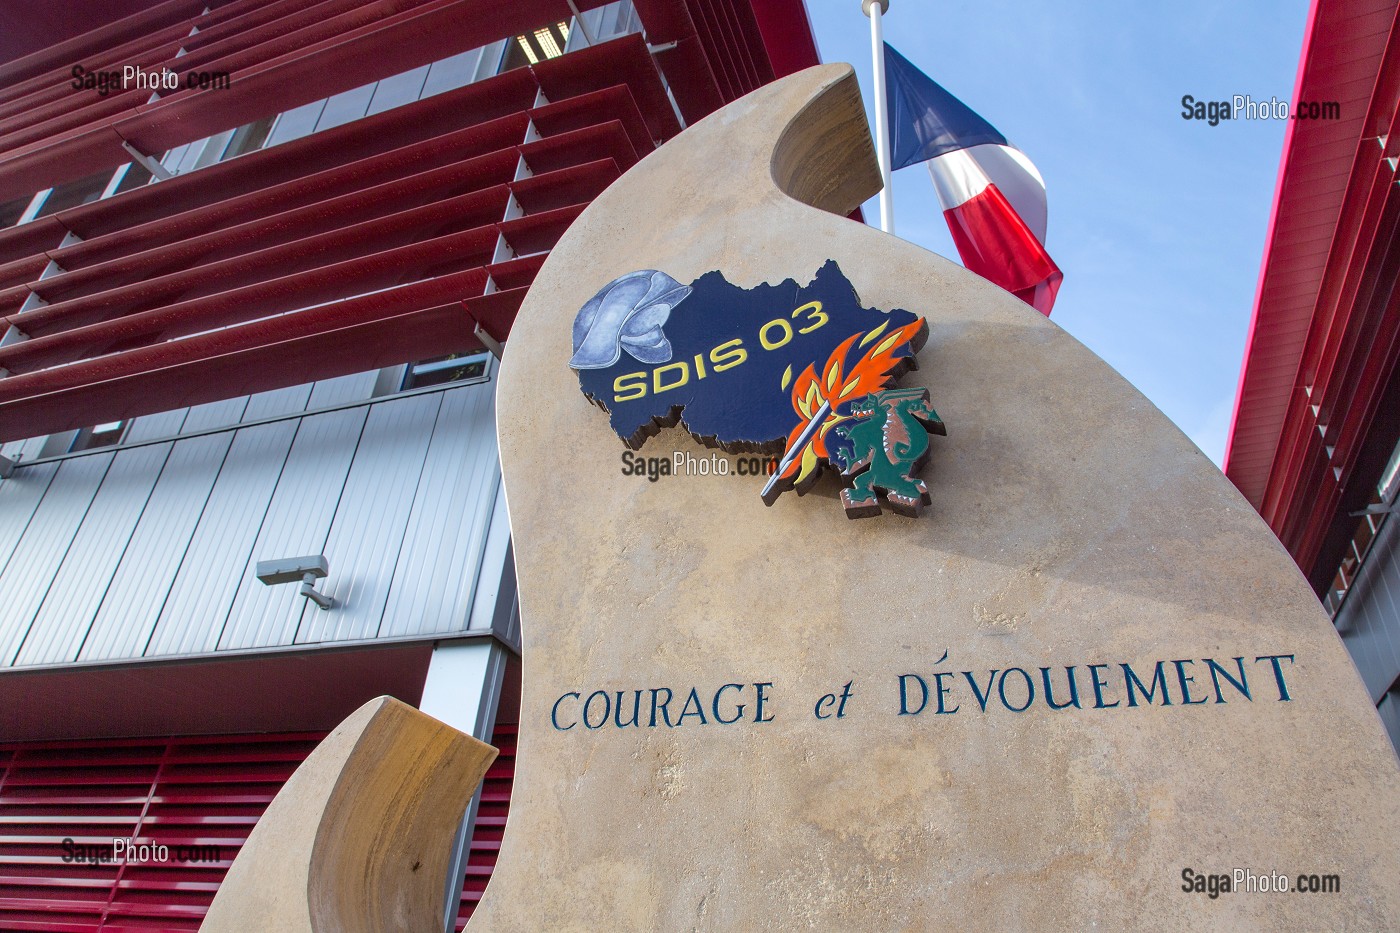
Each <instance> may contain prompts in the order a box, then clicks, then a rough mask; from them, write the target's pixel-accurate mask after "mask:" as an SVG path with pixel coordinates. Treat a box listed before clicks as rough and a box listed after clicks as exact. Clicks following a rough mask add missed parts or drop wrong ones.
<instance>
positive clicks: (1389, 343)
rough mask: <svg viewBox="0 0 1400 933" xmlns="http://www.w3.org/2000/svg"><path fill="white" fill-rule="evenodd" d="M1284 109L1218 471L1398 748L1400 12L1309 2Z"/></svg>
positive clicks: (1386, 3)
mask: <svg viewBox="0 0 1400 933" xmlns="http://www.w3.org/2000/svg"><path fill="white" fill-rule="evenodd" d="M1292 100H1293V102H1294V104H1295V106H1297V105H1298V104H1317V105H1330V104H1333V103H1335V104H1336V110H1335V113H1336V115H1337V118H1336V119H1328V118H1326V116H1327V111H1326V110H1319V111H1318V112H1317V115H1318V116H1322V117H1323V118H1322V119H1293V120H1291V121H1290V122H1289V126H1288V131H1287V136H1286V141H1285V144H1284V150H1283V159H1282V165H1281V166H1280V170H1279V179H1278V187H1277V190H1276V193H1275V198H1274V208H1273V217H1272V220H1271V222H1270V230H1269V236H1268V239H1267V241H1266V246H1265V253H1264V262H1263V268H1262V270H1261V271H1260V276H1259V290H1258V295H1257V297H1256V301H1255V307H1254V318H1253V322H1252V324H1251V327H1250V335H1249V343H1248V347H1247V349H1246V353H1245V360H1244V366H1243V370H1242V372H1241V375H1240V388H1239V396H1238V398H1237V400H1236V406H1235V418H1234V424H1233V426H1232V428H1231V434H1230V444H1229V448H1228V450H1227V453H1226V459H1225V472H1226V475H1227V476H1229V478H1230V479H1231V480H1233V481H1234V483H1235V485H1236V486H1238V487H1239V489H1240V491H1241V492H1243V493H1244V494H1245V496H1246V497H1248V499H1249V501H1250V502H1251V504H1253V505H1254V507H1255V508H1256V509H1258V510H1259V512H1260V514H1261V515H1262V516H1263V517H1264V519H1265V520H1266V521H1267V522H1268V523H1269V525H1270V527H1272V528H1273V530H1274V532H1275V533H1276V534H1277V535H1278V536H1279V539H1280V540H1281V541H1282V542H1283V544H1284V546H1285V547H1286V548H1288V550H1289V552H1290V553H1291V554H1292V555H1293V557H1294V559H1295V560H1296V561H1297V563H1298V566H1299V568H1300V569H1301V570H1302V571H1303V573H1304V574H1305V575H1306V576H1307V577H1308V580H1309V581H1310V582H1311V584H1312V586H1313V589H1314V590H1315V591H1316V592H1317V594H1318V598H1319V599H1321V600H1322V601H1323V604H1324V605H1325V606H1326V607H1327V610H1328V612H1329V613H1331V615H1332V618H1333V620H1334V622H1335V623H1336V626H1337V630H1338V632H1339V633H1340V634H1341V636H1342V638H1343V639H1344V640H1345V642H1346V644H1347V647H1348V648H1349V649H1350V651H1351V654H1352V658H1353V659H1354V660H1355V661H1356V665H1357V668H1358V669H1359V670H1360V672H1361V676H1362V679H1363V680H1364V681H1365V683H1366V686H1367V688H1368V689H1369V690H1370V692H1371V698H1372V700H1373V701H1374V702H1375V703H1376V708H1377V710H1378V711H1379V712H1380V715H1381V718H1382V720H1383V721H1384V722H1385V724H1386V728H1387V729H1388V730H1389V732H1390V736H1391V739H1392V741H1393V742H1395V744H1396V745H1397V747H1400V522H1397V521H1396V520H1395V519H1394V517H1393V512H1394V510H1395V508H1396V501H1397V491H1400V477H1397V472H1398V471H1400V447H1397V444H1400V369H1397V366H1396V364H1397V361H1400V291H1397V289H1396V278H1397V272H1400V188H1398V187H1397V174H1396V167H1397V159H1400V126H1397V119H1400V116H1398V114H1400V111H1397V104H1400V5H1397V4H1396V3H1395V2H1393V0H1380V2H1376V0H1314V3H1313V8H1312V13H1311V15H1310V17H1309V20H1308V27H1307V35H1306V38H1305V40H1304V46H1303V55H1302V60H1301V62H1300V64H1299V70H1298V80H1297V83H1296V85H1295V87H1294V93H1293V98H1292ZM1310 112H1311V111H1310Z"/></svg>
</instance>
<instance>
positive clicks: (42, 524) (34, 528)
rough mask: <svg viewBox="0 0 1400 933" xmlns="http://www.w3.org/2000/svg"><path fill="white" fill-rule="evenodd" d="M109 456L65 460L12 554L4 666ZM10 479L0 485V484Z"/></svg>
mask: <svg viewBox="0 0 1400 933" xmlns="http://www.w3.org/2000/svg"><path fill="white" fill-rule="evenodd" d="M111 464H112V455H111V454H93V455H92V456H88V457H76V458H74V459H72V460H66V461H64V463H63V465H62V466H60V467H59V468H58V473H57V474H56V475H55V476H54V478H53V480H52V481H51V482H50V483H49V487H48V490H47V491H46V492H45V494H44V498H43V501H42V502H40V503H39V508H38V509H37V510H35V512H34V516H33V518H32V519H31V520H30V522H29V525H28V527H27V528H26V529H25V531H24V535H23V536H22V537H21V538H20V541H19V545H18V546H17V547H16V548H15V551H14V555H13V556H12V557H11V558H10V560H9V562H8V563H7V564H6V565H5V570H4V572H3V573H0V664H13V663H14V660H15V653H16V652H17V651H18V650H19V646H20V643H21V642H22V641H24V636H25V634H26V633H27V632H28V631H29V623H30V622H32V621H33V619H34V614H35V613H36V612H38V611H39V605H40V604H41V603H42V602H43V601H44V596H45V594H46V593H47V592H48V589H49V584H51V583H52V582H53V578H54V574H55V573H57V572H58V568H59V565H60V564H62V563H63V558H64V555H66V554H67V553H68V547H69V545H70V544H72V542H73V536H74V535H75V534H77V531H78V526H79V525H80V524H81V523H82V520H83V516H84V515H86V514H87V510H88V506H89V505H91V504H92V497H93V496H94V495H95V494H96V493H97V487H98V486H99V485H100V484H101V483H102V477H103V476H104V475H106V473H107V468H108V467H109V466H111ZM8 482H9V480H4V481H0V485H4V484H5V483H8Z"/></svg>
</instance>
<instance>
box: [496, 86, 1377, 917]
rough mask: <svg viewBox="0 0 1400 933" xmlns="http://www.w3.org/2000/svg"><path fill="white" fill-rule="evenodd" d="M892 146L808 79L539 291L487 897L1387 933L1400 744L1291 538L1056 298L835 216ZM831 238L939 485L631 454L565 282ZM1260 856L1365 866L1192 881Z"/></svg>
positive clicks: (843, 92) (525, 396) (747, 912)
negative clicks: (1060, 311)
mask: <svg viewBox="0 0 1400 933" xmlns="http://www.w3.org/2000/svg"><path fill="white" fill-rule="evenodd" d="M877 179H878V174H877V172H876V168H875V163H874V159H873V156H872V151H871V145H870V142H869V138H868V130H867V129H866V127H865V118H864V114H863V111H862V109H861V105H860V98H859V95H858V93H857V90H856V82H855V79H854V77H853V75H852V73H851V71H850V69H849V68H848V67H846V66H823V67H818V68H815V69H812V70H809V71H805V72H802V73H799V74H796V75H793V76H791V77H789V78H787V79H785V80H783V81H780V82H778V83H776V84H773V85H770V86H768V87H765V88H763V89H761V90H759V91H757V92H755V93H754V94H752V95H750V96H748V97H746V98H744V99H743V100H740V101H738V102H736V103H735V104H733V105H731V106H729V107H726V108H725V109H723V110H721V111H719V112H718V113H716V114H714V115H712V116H710V117H709V118H707V119H705V120H703V121H701V122H700V123H698V124H696V125H695V126H693V127H691V128H690V129H688V130H686V131H685V132H684V133H682V134H681V135H680V136H679V137H677V138H676V139H674V140H672V141H671V142H669V143H668V144H667V145H666V146H664V147H663V148H662V149H661V150H659V151H658V152H657V153H655V154H653V155H651V156H648V157H647V158H646V159H644V160H642V161H641V162H640V163H639V164H638V165H637V166H636V167H634V168H633V169H632V170H631V171H629V172H628V173H627V174H626V175H625V176H624V177H623V178H621V179H620V180H619V181H618V182H616V183H615V184H614V185H613V186H612V187H611V188H610V189H609V190H607V191H606V192H604V193H603V195H602V196H601V197H599V198H598V199H597V200H596V201H594V202H593V204H592V206H590V207H589V208H588V210H587V211H586V212H585V213H584V214H583V215H582V217H581V219H580V220H579V221H578V222H577V223H575V224H574V226H573V227H572V228H570V230H569V232H568V233H567V234H566V235H565V236H564V238H563V240H562V241H561V242H560V243H559V245H558V246H557V247H556V249H555V250H554V252H553V253H552V254H551V255H550V257H549V259H548V260H547V262H546V263H545V265H544V267H543V269H542V270H541V272H540V274H539V277H538V278H537V279H536V281H535V284H534V286H533V287H532V288H531V290H530V293H529V295H528V297H527V298H526V300H525V303H524V307H523V308H522V310H521V312H520V318H519V320H518V322H517V325H516V328H515V330H514V332H513V336H512V338H511V344H510V352H509V353H507V354H506V357H505V361H504V364H503V366H502V371H501V377H500V386H499V391H500V396H499V403H498V418H497V423H498V425H499V434H500V443H501V461H502V465H503V468H504V471H505V483H506V491H507V497H508V503H509V508H510V517H511V525H512V528H513V533H514V543H515V555H516V563H517V568H518V572H519V583H520V599H521V615H522V622H523V633H524V639H525V651H524V664H525V668H524V700H523V708H522V713H521V731H520V746H519V758H518V759H517V765H516V767H517V781H516V785H515V791H514V797H513V799H512V801H511V814H510V821H509V825H508V827H507V831H506V835H505V842H504V845H503V848H502V850H501V854H500V860H499V863H498V864H497V867H496V871H495V875H494V876H493V878H492V881H491V883H490V886H489V888H488V890H487V892H486V895H485V898H484V900H483V901H482V903H481V905H480V907H479V908H478V911H477V913H476V915H475V916H474V917H473V919H472V921H471V925H470V929H471V930H487V931H505V930H619V931H620V930H647V931H653V930H664V931H670V930H744V931H748V930H793V929H817V930H905V929H936V928H952V927H956V928H958V929H967V930H996V931H1002V930H1016V929H1023V930H1046V929H1090V928H1098V929H1135V930H1141V929H1162V930H1181V929H1231V930H1281V929H1348V928H1350V929H1357V930H1369V929H1396V928H1400V885H1396V884H1395V878H1396V877H1397V876H1398V875H1400V850H1398V849H1397V847H1396V845H1395V840H1396V839H1397V838H1400V768H1397V763H1396V758H1395V754H1394V752H1393V751H1392V750H1391V749H1390V747H1389V745H1388V743H1387V742H1386V738H1385V735H1384V733H1383V731H1382V729H1381V726H1380V723H1379V720H1378V718H1377V716H1376V713H1375V711H1374V709H1373V708H1372V705H1371V702H1370V700H1369V698H1368V696H1367V695H1366V692H1365V690H1364V688H1363V687H1362V685H1361V682H1360V680H1359V678H1358V677H1357V675H1356V673H1355V671H1354V668H1353V666H1352V664H1351V662H1350V660H1349V659H1348V657H1347V654H1346V652H1345V650H1344V648H1343V645H1342V643H1341V641H1340V640H1339V638H1338V636H1337V634H1336V632H1335V631H1334V630H1333V628H1332V626H1331V624H1330V622H1329V620H1328V619H1327V617H1326V615H1325V614H1324V613H1323V611H1322V609H1321V608H1320V607H1319V606H1318V603H1317V600H1316V599H1315V598H1314V597H1313V595H1312V593H1311V591H1310V590H1309V589H1308V587H1307V585H1306V583H1305V581H1304V580H1303V578H1302V576H1301V575H1300V574H1299V572H1298V571H1297V569H1296V568H1295V567H1294V565H1293V563H1292V561H1291V560H1290V559H1289V557H1288V555H1287V554H1286V553H1285V552H1284V550H1283V549H1282V548H1281V547H1280V546H1279V544H1278V543H1277V541H1276V539H1275V538H1274V537H1273V535H1272V534H1271V533H1270V532H1269V530H1268V529H1267V527H1265V525H1264V523H1263V522H1262V521H1261V520H1260V519H1259V518H1258V516H1257V515H1256V514H1255V513H1254V511H1253V509H1251V508H1250V506H1249V504H1248V503H1247V502H1246V501H1245V500H1244V498H1243V497H1242V496H1241V495H1240V494H1239V493H1238V492H1237V491H1236V490H1235V489H1234V488H1233V487H1232V486H1231V485H1230V483H1229V482H1228V481H1226V479H1225V478H1224V477H1223V476H1222V475H1221V474H1220V472H1219V470H1217V469H1216V468H1215V467H1214V466H1213V465H1212V464H1211V463H1210V462H1209V461H1208V460H1207V459H1206V458H1205V457H1204V456H1202V454H1201V453H1200V452H1199V451H1198V450H1197V449H1196V448H1195V446H1194V445H1192V443H1191V442H1190V441H1189V440H1188V439H1187V438H1186V437H1185V436H1184V435H1183V434H1182V433H1181V432H1180V431H1179V430H1177V429H1176V428H1175V427H1174V426H1173V425H1172V424H1171V423H1170V422H1169V421H1168V420H1167V418H1166V417H1164V416H1163V415H1162V414H1161V413H1160V412H1159V411H1157V410H1156V409H1155V408H1154V407H1153V406H1152V405H1151V404H1150V403H1149V402H1148V401H1147V400H1146V399H1145V398H1143V396H1142V395H1141V394H1139V393H1138V392H1137V391H1136V390H1134V389H1133V388H1132V386H1130V385H1129V384H1128V383H1127V382H1125V381H1124V380H1123V379H1122V378H1121V377H1120V376H1119V375H1118V374H1117V373H1115V372H1114V371H1113V370H1112V369H1111V368H1110V367H1108V366H1107V365H1106V364H1105V363H1104V362H1103V361H1101V360H1099V359H1098V358H1097V357H1095V356H1094V355H1093V354H1092V353H1091V352H1089V351H1088V350H1087V349H1085V348H1084V347H1083V346H1082V345H1080V344H1079V343H1078V342H1077V341H1075V340H1074V339H1073V338H1071V337H1070V336H1069V335H1067V334H1066V333H1064V332H1063V331H1062V330H1061V329H1060V328H1059V327H1058V326H1057V325H1056V324H1054V323H1053V322H1051V321H1048V320H1047V319H1045V318H1044V317H1043V316H1041V315H1040V314H1038V313H1037V312H1035V311H1034V310H1032V309H1031V308H1029V307H1028V306H1026V305H1024V304H1022V303H1021V302H1019V301H1017V300H1016V299H1014V298H1012V297H1011V296H1010V295H1008V294H1006V293H1005V292H1002V291H1000V290H998V289H997V288H995V287H993V286H991V285H990V284H988V283H987V282H985V281H983V280H981V279H979V278H977V277H975V276H973V275H971V274H969V273H967V272H965V271H964V270H963V269H961V268H959V267H957V266H955V265H953V264H952V263H949V262H946V261H944V260H943V259H941V258H939V257H937V256H934V255H932V254H930V253H928V252H926V251H924V250H922V249H920V248H918V247H916V246H913V245H911V244H909V243H905V242H902V241H900V240H897V239H895V238H892V237H889V236H886V235H884V234H882V233H880V232H878V231H876V230H874V229H871V228H868V227H864V226H861V225H858V224H855V223H852V222H851V221H849V220H846V219H845V218H844V217H842V216H839V215H842V214H845V213H846V212H848V211H849V210H850V209H851V208H852V207H854V206H855V205H856V204H858V203H860V202H861V201H862V200H863V199H864V198H866V197H867V196H868V195H870V194H871V193H872V192H874V191H875V189H876V187H877V185H878V180H877ZM804 201H805V202H806V203H805V204H804V203H801V202H804ZM658 203H666V204H668V205H670V209H669V210H667V211H666V212H665V213H664V214H661V215H658V213H657V212H656V211H655V209H654V205H656V204H658ZM814 206H815V207H814ZM815 208H821V210H818V209H815ZM828 212H829V213H828ZM930 220H931V222H938V221H937V218H931V219H930ZM829 259H835V260H837V261H838V262H839V264H840V268H841V269H842V270H843V271H845V272H846V274H847V275H848V276H849V277H850V279H851V281H852V283H853V284H854V285H855V288H856V290H857V292H858V293H859V296H860V299H861V302H862V303H863V304H864V305H867V306H871V307H878V308H886V309H888V308H895V307H902V308H907V309H909V310H910V311H912V312H914V313H916V314H922V315H925V316H926V317H927V319H928V324H929V339H928V342H927V344H926V345H925V346H924V348H923V349H922V350H921V351H920V353H919V356H918V359H919V364H920V367H919V369H918V370H916V371H914V372H911V373H909V374H908V375H906V376H905V377H904V379H903V380H902V385H903V386H905V387H921V388H927V389H928V390H929V395H930V398H931V400H932V405H933V406H934V407H936V409H937V411H938V413H939V414H940V415H941V416H942V418H943V419H944V421H946V423H947V425H948V436H947V437H942V438H939V439H938V441H937V443H935V444H933V445H932V448H931V451H930V459H929V462H928V464H927V466H926V468H925V469H924V471H923V473H922V474H921V476H922V478H923V479H924V480H925V481H926V483H927V485H928V487H929V490H930V492H931V499H932V502H931V504H930V505H929V506H927V507H926V508H925V510H924V516H923V517H922V518H920V519H907V518H903V517H900V516H896V515H883V516H880V517H877V518H872V519H868V520H865V521H861V522H850V521H848V520H847V518H846V517H845V515H844V514H843V513H842V510H841V508H839V506H837V504H836V503H835V502H834V501H833V499H834V497H835V496H836V495H837V493H838V491H839V487H838V486H837V485H836V484H835V481H834V480H833V479H831V478H828V479H826V480H823V481H822V482H821V483H819V484H818V485H817V486H816V487H815V488H814V490H813V492H812V494H811V495H809V496H807V497H806V498H798V497H797V496H783V497H781V498H780V499H779V500H778V501H777V502H776V504H775V505H774V506H773V507H772V508H771V509H770V508H765V507H764V504H763V502H762V501H761V500H760V498H759V495H758V493H759V490H760V488H761V487H762V485H763V482H764V479H765V477H763V476H748V477H744V476H738V475H732V474H731V475H728V476H715V475H708V476H695V475H689V476H687V475H679V476H662V477H660V478H659V480H658V481H656V482H649V481H647V477H646V476H644V475H640V476H639V475H632V474H628V473H624V472H623V470H622V469H621V468H620V467H621V463H622V454H623V447H622V444H621V443H620V442H619V441H618V439H617V437H616V435H615V434H614V433H613V432H612V431H611V430H610V429H609V426H608V423H607V418H606V416H604V415H603V414H602V413H601V412H599V411H598V409H597V408H596V407H593V406H592V405H590V404H589V402H588V401H587V399H585V398H584V396H583V394H582V393H581V392H580V391H579V385H578V378H577V375H576V373H575V372H574V371H572V370H571V369H570V368H569V366H568V360H569V356H570V353H571V348H572V337H571V325H572V322H573V316H574V313H575V311H576V310H577V309H578V308H579V307H580V306H582V305H583V304H584V302H586V301H587V300H588V299H589V297H590V296H592V295H593V294H594V293H595V292H596V291H597V290H598V289H599V288H600V287H601V286H603V285H604V284H606V283H607V282H609V281H611V280H612V279H614V278H616V277H617V276H619V275H622V274H623V273H626V272H629V271H631V270H634V269H658V270H662V271H664V272H666V273H667V274H668V275H671V276H673V277H674V278H675V279H676V280H677V281H680V282H690V281H694V280H695V279H696V278H697V277H698V276H700V275H702V274H704V273H707V272H710V271H712V270H719V271H721V272H722V273H723V274H724V276H725V278H726V279H727V280H728V281H729V282H732V283H734V284H735V285H738V286H742V287H744V288H753V287H755V286H757V285H758V284H760V283H764V282H768V283H777V282H780V281H782V280H784V279H786V278H789V277H792V278H795V279H796V280H797V281H799V282H801V281H807V280H809V279H810V277H811V276H812V275H813V274H814V273H815V272H816V270H818V269H819V268H821V267H822V265H823V263H825V262H826V261H827V260H829ZM1085 274H1088V273H1085ZM684 308H685V306H684V305H682V306H681V307H680V308H678V309H677V311H676V315H679V314H681V313H683V312H684ZM786 310H787V309H777V311H778V313H785V312H786ZM1123 314H1124V320H1125V321H1130V320H1131V317H1132V309H1131V308H1125V309H1123ZM673 320H674V317H673ZM673 450H678V451H682V452H684V453H686V454H693V455H694V457H695V458H697V459H698V458H702V457H703V458H709V457H711V456H712V455H713V456H718V457H720V458H721V459H726V460H728V462H729V463H731V464H737V462H738V460H739V459H741V458H737V457H734V456H727V455H723V454H714V452H713V451H710V450H707V449H704V448H702V447H700V446H699V445H698V444H697V443H696V442H694V441H693V440H692V439H691V438H690V437H689V436H688V435H687V434H685V433H684V432H683V431H681V430H679V429H668V430H665V431H663V433H661V434H660V435H659V436H657V437H654V438H652V439H650V440H648V441H647V443H646V445H645V447H644V448H643V449H642V451H641V454H642V455H643V456H667V457H669V456H670V455H671V452H672V451H673ZM629 456H631V454H630V453H629ZM561 465H562V466H563V467H564V469H562V470H561ZM711 472H713V471H711ZM822 496H825V497H828V498H826V499H823V498H821V497H822ZM1236 659H1238V660H1236ZM1125 665H1126V667H1125ZM1067 668H1073V671H1067ZM1042 669H1043V670H1042ZM1071 678H1073V681H1071ZM1047 679H1048V680H1049V683H1050V685H1051V687H1052V689H1053V693H1052V694H1051V696H1050V698H1051V699H1053V703H1054V704H1055V707H1063V708H1052V706H1051V705H1050V704H1049V703H1048V702H1047V697H1046V693H1045V682H1046V680H1047ZM1236 682H1238V683H1239V686H1236V685H1235V683H1236ZM1071 683H1073V684H1074V686H1075V692H1074V693H1073V694H1071V692H1070V684H1071ZM921 685H922V686H921ZM1096 685H1097V686H1096ZM692 690H693V691H694V697H695V699H694V702H693V704H692V702H691V695H692ZM1032 690H1033V691H1034V694H1033V699H1030V700H1029V701H1028V700H1027V697H1028V692H1029V691H1032ZM924 691H926V699H925V693H924ZM1246 693H1247V694H1248V695H1246ZM668 696H669V697H671V702H670V704H669V706H666V705H665V702H664V701H665V700H666V698H667V697H668ZM590 701H591V703H592V705H591V707H588V708H587V710H585V705H586V704H588V703H589V702H590ZM1164 701H1169V702H1170V705H1166V702H1164ZM654 705H659V706H660V707H661V708H660V709H659V710H657V711H655V712H654V711H653V707H654ZM741 706H742V709H740V707H741ZM686 707H689V710H688V712H689V715H686V716H685V718H684V719H683V720H681V721H680V722H679V724H675V723H676V722H677V717H678V716H679V715H680V714H681V713H683V712H687V709H686ZM634 708H635V709H637V710H638V713H637V714H636V719H637V720H639V724H638V725H631V724H630V723H631V721H632V719H633V718H634V714H633V710H634ZM902 708H903V712H904V715H901V709H902ZM1019 708H1024V711H1023V712H1017V711H1016V710H1017V709H1019ZM619 709H620V710H621V712H620V714H619ZM697 713H702V714H703V716H701V715H697ZM585 714H586V715H587V716H588V721H587V722H585V721H584V716H585ZM552 718H553V719H552ZM731 720H732V721H731ZM756 720H762V721H756ZM668 721H669V722H671V723H673V725H672V726H668V725H667V722H668ZM619 723H621V724H622V725H619ZM653 723H655V724H654V725H653ZM1236 868H1239V869H1247V870H1249V871H1251V872H1253V873H1254V874H1255V875H1256V876H1257V875H1259V874H1261V873H1263V874H1268V873H1269V872H1273V871H1277V872H1280V873H1282V874H1283V875H1286V876H1289V877H1290V879H1293V878H1296V876H1297V875H1298V874H1304V873H1307V874H1312V873H1317V874H1318V875H1319V876H1321V875H1330V874H1335V875H1337V876H1338V878H1339V883H1340V892H1339V893H1335V894H1313V895H1306V896H1304V895H1298V894H1291V893H1290V894H1243V893H1240V894H1231V895H1228V896H1217V897H1216V898H1211V897H1210V896H1209V894H1208V892H1206V891H1205V890H1204V888H1205V887H1206V886H1207V885H1206V883H1205V882H1204V881H1203V882H1202V888H1203V890H1202V892H1201V893H1194V892H1189V891H1183V890H1182V888H1183V884H1186V885H1187V886H1188V887H1192V886H1194V885H1193V883H1188V882H1185V881H1184V880H1183V871H1184V870H1187V869H1189V870H1190V871H1192V872H1194V873H1199V874H1201V875H1213V874H1220V873H1225V874H1228V873H1231V872H1233V870H1234V869H1236ZM1189 877H1191V878H1194V877H1196V875H1194V874H1193V875H1191V876H1189ZM1291 883H1293V882H1292V881H1291ZM1216 887H1217V891H1218V883H1217V884H1216Z"/></svg>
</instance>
